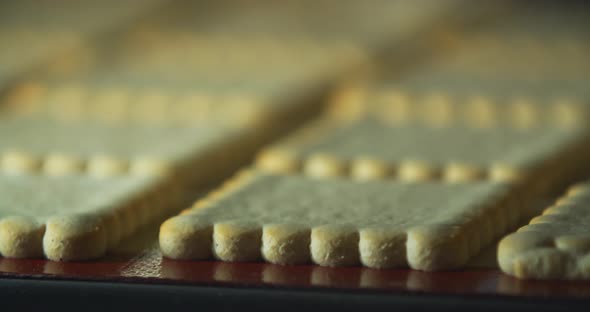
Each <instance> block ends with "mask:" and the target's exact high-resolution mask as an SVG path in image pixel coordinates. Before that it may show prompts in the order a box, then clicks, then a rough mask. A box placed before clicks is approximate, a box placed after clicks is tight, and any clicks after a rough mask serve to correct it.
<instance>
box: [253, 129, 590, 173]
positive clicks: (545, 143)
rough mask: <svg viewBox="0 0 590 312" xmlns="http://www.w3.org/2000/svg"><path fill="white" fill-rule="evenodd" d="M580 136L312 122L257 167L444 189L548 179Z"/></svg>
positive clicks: (561, 168) (579, 144) (563, 167)
mask: <svg viewBox="0 0 590 312" xmlns="http://www.w3.org/2000/svg"><path fill="white" fill-rule="evenodd" d="M585 134H586V132H585V131H584V130H582V129H559V128H539V129H515V128H499V129H482V128H472V127H461V126H451V127H442V128H432V127H423V126H392V125H390V124H387V123H383V122H381V121H379V120H375V119H371V118H364V119H360V120H353V121H347V122H343V121H341V120H335V119H332V118H325V119H319V120H316V121H315V122H313V123H311V124H309V125H308V126H307V127H304V128H302V129H301V130H299V131H297V132H295V133H294V134H292V135H291V136H289V137H287V138H286V139H284V140H282V141H279V142H278V143H276V144H274V145H271V146H270V147H267V148H266V149H264V150H263V151H262V152H261V153H260V155H259V157H258V159H257V167H259V168H262V169H265V170H268V171H271V172H281V173H286V172H291V173H293V172H295V173H296V172H303V173H305V174H307V175H310V176H314V177H330V176H352V177H354V178H358V179H383V178H387V177H397V178H399V179H402V180H410V181H423V180H432V179H443V180H446V181H450V182H460V181H474V180H482V179H490V180H499V181H517V180H522V179H524V178H528V177H529V176H531V175H535V174H537V173H539V172H542V173H543V174H544V175H545V176H552V177H554V176H555V177H556V176H559V175H561V174H563V172H565V171H567V169H568V168H569V167H571V166H573V163H571V162H569V164H571V166H568V165H567V164H568V161H569V160H572V159H580V155H585V154H587V152H588V151H584V152H585V154H584V153H573V152H572V151H577V152H580V151H583V150H584V148H585V145H584V143H585V142H587V137H586V135H585Z"/></svg>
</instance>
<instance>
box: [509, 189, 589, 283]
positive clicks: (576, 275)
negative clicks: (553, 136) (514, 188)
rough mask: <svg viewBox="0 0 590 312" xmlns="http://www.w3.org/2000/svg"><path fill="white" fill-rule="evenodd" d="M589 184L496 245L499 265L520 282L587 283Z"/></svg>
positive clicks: (568, 194) (564, 197)
mask: <svg viewBox="0 0 590 312" xmlns="http://www.w3.org/2000/svg"><path fill="white" fill-rule="evenodd" d="M589 226H590V184H589V183H583V184H578V185H576V186H574V187H571V188H570V190H569V191H568V192H567V194H566V195H564V196H563V197H561V198H560V199H559V200H558V201H557V202H556V203H555V204H554V205H552V206H551V207H549V208H547V209H545V210H544V211H543V214H542V215H540V216H537V217H535V218H533V219H532V220H531V221H530V222H529V224H528V225H526V226H523V227H521V228H520V229H519V230H518V231H517V232H515V233H513V234H510V235H508V236H506V237H505V238H504V239H503V240H502V241H501V242H500V244H499V245H498V262H499V264H500V268H501V269H502V271H504V272H505V273H507V274H510V275H512V276H515V277H517V278H521V279H576V280H577V279H579V280H587V279H590V227H589Z"/></svg>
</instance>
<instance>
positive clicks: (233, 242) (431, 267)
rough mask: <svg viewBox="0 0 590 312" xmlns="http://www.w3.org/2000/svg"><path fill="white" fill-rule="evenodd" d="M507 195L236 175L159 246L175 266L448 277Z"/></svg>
mask: <svg viewBox="0 0 590 312" xmlns="http://www.w3.org/2000/svg"><path fill="white" fill-rule="evenodd" d="M509 191H510V186H508V185H506V184H501V183H490V182H478V183H459V184H448V183H437V182H426V183H404V182H397V181H369V182H358V181H352V180H343V179H327V180H316V179H308V178H306V177H302V176H279V175H269V174H263V173H259V172H256V171H244V172H242V173H241V174H238V175H237V176H236V177H235V178H233V179H232V180H229V181H228V182H226V183H225V184H224V186H223V187H221V188H219V189H218V190H216V191H214V192H212V193H211V194H210V195H209V196H208V197H206V198H204V199H203V200H201V201H198V202H197V203H196V204H195V205H194V206H193V207H192V208H190V209H187V210H185V211H184V212H183V213H182V214H181V215H180V216H177V217H174V218H171V219H169V220H168V221H166V222H165V223H164V224H162V226H161V228H160V248H161V251H162V253H163V254H164V255H165V256H166V257H169V258H174V259H193V260H203V259H210V258H214V257H215V258H217V259H220V260H223V261H256V260H260V259H264V260H266V261H268V262H272V263H278V264H296V263H307V262H310V261H313V262H314V263H316V264H319V265H322V266H346V265H359V264H362V265H365V266H368V267H373V268H390V267H408V266H409V267H411V268H414V269H419V270H427V271H435V270H445V269H453V268H459V267H461V266H463V265H464V264H465V263H466V261H467V260H468V259H469V258H470V257H471V256H473V255H475V254H477V253H478V252H479V251H480V249H481V247H482V246H484V245H486V244H487V243H489V242H490V241H491V240H492V239H493V238H494V237H497V236H498V235H500V234H502V233H503V232H504V231H505V228H506V227H507V226H508V224H509V218H510V217H509V214H510V211H511V210H512V209H514V207H512V205H513V204H514V202H511V201H510V200H509V198H508V197H507V195H508V194H509Z"/></svg>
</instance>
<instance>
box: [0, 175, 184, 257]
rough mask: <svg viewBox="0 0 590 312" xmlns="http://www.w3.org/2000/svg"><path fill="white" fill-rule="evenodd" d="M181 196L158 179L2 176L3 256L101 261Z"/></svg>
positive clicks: (0, 230) (0, 228)
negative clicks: (121, 241) (101, 257)
mask: <svg viewBox="0 0 590 312" xmlns="http://www.w3.org/2000/svg"><path fill="white" fill-rule="evenodd" d="M179 196H180V195H179V193H178V190H177V189H176V188H175V187H173V186H171V185H167V184H165V183H162V181H161V180H160V179H158V178H156V177H145V176H143V177H139V176H125V177H108V178H94V177H89V176H80V175H72V176H59V177H51V176H44V175H0V254H1V255H2V256H3V257H11V258H36V257H43V256H45V257H47V258H48V259H51V260H60V261H73V260H86V259H93V258H98V257H100V256H102V255H104V254H105V253H106V252H108V250H110V249H111V248H113V247H115V246H116V245H117V244H118V242H119V241H120V240H121V239H122V238H125V237H128V236H129V235H130V234H132V233H133V232H135V230H136V229H137V228H138V227H140V226H142V225H144V224H147V222H149V221H150V220H153V219H154V218H157V217H160V216H163V215H164V213H167V210H168V209H169V208H171V207H173V205H174V204H178V203H179V199H180V197H179Z"/></svg>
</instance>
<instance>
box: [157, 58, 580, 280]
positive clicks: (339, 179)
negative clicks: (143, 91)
mask: <svg viewBox="0 0 590 312" xmlns="http://www.w3.org/2000/svg"><path fill="white" fill-rule="evenodd" d="M440 61H441V62H442V63H444V61H445V58H444V57H443V58H441V60H440ZM435 69H436V68H435ZM430 74H433V75H435V76H436V75H437V72H436V70H434V72H433V71H430V70H425V71H424V72H423V73H422V75H424V76H428V75H430ZM445 74H446V77H452V79H454V80H453V81H457V82H458V83H457V84H458V85H461V82H466V83H467V85H470V83H469V82H470V79H469V77H468V76H466V75H464V74H462V73H460V72H459V71H448V72H445ZM402 80H403V79H402ZM402 82H403V81H402ZM477 82H478V83H479V84H478V83H476V85H477V86H478V88H480V89H472V90H471V91H474V92H479V91H480V90H484V91H489V92H490V94H492V95H493V96H496V95H497V96H498V97H497V98H505V97H506V94H505V93H502V92H495V90H494V83H493V81H490V80H488V81H481V80H478V81H477ZM511 83H513V81H511ZM516 83H517V85H516V86H515V88H516V89H521V91H522V92H525V94H526V91H527V90H528V88H527V85H526V83H524V80H517V82H516ZM409 84H410V85H412V83H411V79H410V82H409ZM375 89H379V88H373V87H371V86H369V87H368V88H366V87H365V86H364V85H363V84H361V85H360V87H359V85H356V84H354V85H352V87H351V86H346V87H345V88H344V89H342V90H341V91H340V92H339V93H338V94H337V96H336V99H335V100H334V101H335V103H334V104H333V105H332V109H331V110H330V113H329V114H328V115H326V116H322V117H320V118H318V119H317V120H316V121H315V122H313V123H311V124H309V125H307V126H304V127H303V128H301V129H300V130H298V131H296V132H295V133H294V134H292V135H290V136H288V137H287V138H285V139H282V140H280V141H279V142H277V143H275V144H273V145H271V146H270V147H269V148H266V149H264V150H263V151H262V152H261V153H260V155H259V157H258V159H257V162H256V165H255V166H254V168H252V169H250V170H247V171H244V172H242V173H240V174H238V175H236V177H235V178H233V179H231V180H229V181H227V182H226V183H225V184H224V185H223V186H221V187H220V188H218V190H216V191H214V192H212V193H211V194H210V195H209V196H207V197H205V198H204V199H202V200H200V201H197V202H196V203H195V204H194V205H193V206H192V207H190V208H188V209H186V210H185V211H183V213H182V214H181V215H180V216H177V217H174V218H171V219H169V220H168V221H166V222H165V223H164V224H163V225H162V226H161V228H160V248H161V250H162V252H163V254H164V255H165V256H167V257H170V258H175V259H192V260H203V259H211V258H216V259H220V260H223V261H255V260H265V261H268V262H272V263H278V264H296V263H308V262H313V263H316V264H319V265H324V266H344V265H359V264H362V265H365V266H368V267H373V268H392V267H411V268H414V269H419V270H426V271H433V270H446V269H455V268H460V267H462V266H464V265H465V263H466V262H467V260H468V259H469V258H470V257H473V256H474V255H476V254H477V253H478V252H479V251H480V250H481V248H482V247H484V246H486V245H488V244H490V243H492V242H493V241H494V240H495V239H497V238H500V237H502V236H503V235H505V234H506V233H508V232H510V231H511V230H512V229H514V228H515V227H517V226H519V225H520V224H522V223H523V222H526V221H527V220H528V219H530V217H531V216H532V215H533V214H534V213H535V212H534V206H535V205H536V204H537V202H538V200H539V199H540V198H541V197H543V196H547V195H548V194H550V193H551V192H554V191H556V190H558V189H559V188H561V187H563V186H564V185H565V184H567V183H568V182H569V181H571V180H572V179H574V178H575V177H576V176H577V175H580V174H584V173H585V172H588V169H589V168H586V166H584V160H585V159H586V158H587V157H588V155H590V141H589V137H588V131H587V128H586V126H585V123H584V120H585V115H583V113H580V112H583V111H584V106H583V105H584V104H583V103H582V104H581V105H571V106H570V104H568V103H566V104H562V103H563V101H560V102H558V103H556V104H550V105H539V104H536V103H531V104H529V103H526V101H525V104H518V102H517V104H515V105H512V104H511V103H506V105H504V103H494V101H491V100H487V99H485V98H484V100H483V101H481V100H478V101H475V102H478V103H482V102H484V103H483V104H475V106H476V107H478V106H481V107H484V109H482V110H481V111H483V113H481V114H482V115H484V117H486V118H488V117H490V116H491V118H488V119H493V120H495V121H496V120H497V121H499V122H497V123H493V124H492V125H491V126H483V127H482V126H480V125H479V124H478V123H477V122H475V123H465V122H462V121H463V120H464V119H463V118H465V117H463V116H469V115H470V114H471V112H469V111H468V110H466V109H465V108H464V106H463V103H457V102H456V101H454V100H453V99H452V98H451V99H449V98H445V96H444V94H445V93H443V96H442V97H440V96H438V97H436V98H435V99H434V100H432V99H431V100H428V101H425V102H424V103H422V102H420V101H416V100H415V99H407V98H406V97H404V96H403V93H402V95H401V96H400V95H399V94H400V93H399V92H393V96H392V97H390V99H392V100H391V101H390V102H386V104H385V105H382V103H379V104H378V105H375V104H376V103H375V102H374V100H373V99H375V98H376V97H377V96H379V97H380V96H381V94H375V93H374V90H375ZM443 90H444V91H445V92H447V89H443ZM402 91H403V89H402ZM449 91H450V92H449V93H448V94H452V92H453V91H454V90H453V89H452V88H450V90H449ZM564 95H565V96H571V95H572V94H570V93H568V92H566V93H565V94H564ZM574 95H577V94H574ZM441 98H442V99H441ZM495 98H496V97H492V98H491V99H495ZM486 100H487V101H486ZM543 100H544V101H546V98H543ZM581 100H582V101H584V100H585V98H584V97H582V98H581ZM520 102H521V103H522V101H520ZM400 103H401V104H400ZM432 103H434V104H432ZM383 107H386V108H388V109H390V110H389V111H387V110H384V109H383ZM400 107H401V108H400ZM523 107H524V108H523ZM563 107H565V108H563ZM476 111H477V110H476ZM555 111H557V112H560V111H565V113H563V115H564V116H566V117H562V116H557V117H556V116H553V112H555ZM406 112H410V113H408V114H406ZM489 112H491V113H489ZM531 112H532V113H531ZM580 114H581V117H580V118H576V117H579V116H578V115H580ZM408 115H409V116H412V118H410V120H405V122H391V121H392V120H394V121H395V120H397V119H404V118H406V116H408ZM531 115H532V117H531ZM538 116H542V117H541V118H540V120H538V119H537V118H538ZM334 117H337V118H334ZM447 117H448V118H447ZM521 117H522V119H524V121H522V120H518V119H519V118H521ZM467 118H471V117H467ZM553 118H556V119H555V120H553ZM484 119H485V118H484ZM514 119H516V121H517V122H514ZM440 120H442V121H444V122H437V121H440ZM576 120H577V121H576ZM408 121H409V122H408ZM414 121H419V122H414ZM531 121H534V122H531ZM578 121H579V122H578ZM531 125H534V127H533V126H531Z"/></svg>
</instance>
